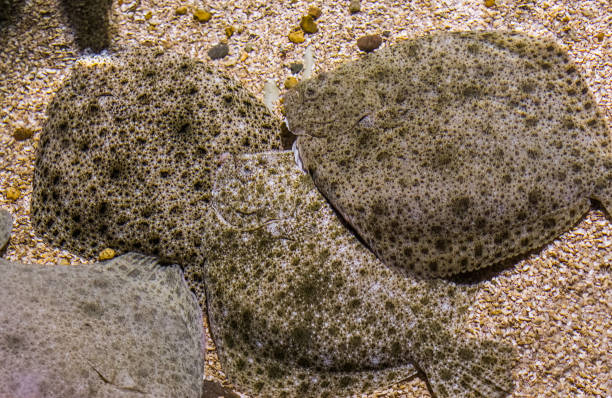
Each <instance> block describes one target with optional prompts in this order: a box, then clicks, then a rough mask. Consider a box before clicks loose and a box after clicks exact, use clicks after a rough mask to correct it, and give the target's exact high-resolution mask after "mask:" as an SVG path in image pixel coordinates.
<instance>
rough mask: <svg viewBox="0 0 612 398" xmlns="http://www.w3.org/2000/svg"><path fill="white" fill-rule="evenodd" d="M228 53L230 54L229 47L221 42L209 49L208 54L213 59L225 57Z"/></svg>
mask: <svg viewBox="0 0 612 398" xmlns="http://www.w3.org/2000/svg"><path fill="white" fill-rule="evenodd" d="M227 54H229V47H228V46H227V44H225V43H219V44H217V45H216V46H212V47H211V48H210V50H208V56H209V57H210V59H212V60H215V59H221V58H224V57H225V56H227Z"/></svg>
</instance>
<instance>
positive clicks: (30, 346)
mask: <svg viewBox="0 0 612 398" xmlns="http://www.w3.org/2000/svg"><path fill="white" fill-rule="evenodd" d="M205 351H206V348H205V341H204V330H203V324H202V311H201V310H200V308H199V306H198V304H197V302H196V300H195V298H194V297H193V294H192V293H191V292H190V291H189V289H188V288H187V286H186V285H185V282H184V280H183V278H182V275H181V271H180V269H179V267H178V266H168V267H161V266H160V265H159V264H158V263H157V261H156V260H155V259H154V258H152V257H146V256H143V255H139V254H135V253H129V254H126V255H123V256H121V257H118V258H115V259H113V260H111V261H108V262H105V263H97V264H89V265H79V266H59V265H57V266H44V265H40V264H20V263H14V262H9V261H6V260H3V259H0V396H1V397H28V398H55V397H57V398H64V397H97V398H102V397H109V398H111V397H112V398H118V397H121V398H129V397H142V396H150V397H178V396H180V397H191V398H200V395H201V391H202V377H203V373H204V354H205Z"/></svg>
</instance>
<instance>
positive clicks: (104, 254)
mask: <svg viewBox="0 0 612 398" xmlns="http://www.w3.org/2000/svg"><path fill="white" fill-rule="evenodd" d="M114 257H115V251H114V250H113V249H111V248H109V247H107V248H106V249H104V250H102V251H101V252H100V255H99V256H98V259H99V260H100V261H104V260H110V259H111V258H114Z"/></svg>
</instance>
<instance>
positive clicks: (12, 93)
mask: <svg viewBox="0 0 612 398" xmlns="http://www.w3.org/2000/svg"><path fill="white" fill-rule="evenodd" d="M349 3H350V2H349V1H348V0H332V1H325V2H323V1H320V2H308V1H263V0H236V1H220V0H211V1H208V2H206V3H204V2H200V1H195V0H194V1H186V2H180V1H176V0H135V1H129V0H116V1H115V2H114V4H113V13H112V16H111V21H112V27H113V31H112V44H111V51H112V49H116V48H121V47H127V46H138V45H144V46H161V47H163V48H166V49H168V50H169V51H176V52H181V53H184V54H187V55H189V56H192V57H195V58H200V59H203V60H207V61H210V59H209V56H208V54H207V51H208V49H210V47H212V46H213V45H215V44H218V43H220V42H223V41H226V42H227V45H228V47H229V55H227V56H226V57H225V58H222V59H220V60H217V61H210V62H215V64H216V65H217V66H218V67H219V68H220V69H221V70H223V71H224V72H226V73H228V74H229V75H231V76H233V77H234V78H236V79H238V80H240V81H241V82H242V83H243V84H244V85H245V86H246V87H247V89H249V90H251V91H252V92H253V93H255V94H256V95H257V96H258V97H259V98H262V97H263V92H262V90H263V86H264V83H265V82H266V81H267V80H269V79H274V80H275V81H276V82H277V85H278V86H279V87H283V82H284V81H285V80H286V78H287V77H289V76H291V71H290V69H289V66H290V65H291V64H292V63H294V62H301V61H302V57H303V54H304V51H305V49H306V47H307V46H308V45H310V46H312V48H313V50H314V54H315V73H317V72H320V71H324V70H330V69H332V68H334V67H336V66H338V65H339V64H341V63H343V62H346V61H348V60H352V59H356V58H358V57H359V56H361V55H362V53H360V51H359V50H358V48H357V45H356V41H357V39H358V38H359V37H361V36H363V35H367V34H380V35H381V36H383V39H384V41H383V46H388V45H391V44H393V43H397V42H399V41H401V40H403V39H405V38H409V37H413V36H417V35H420V34H423V33H426V32H430V31H434V30H480V29H489V30H491V29H504V30H518V31H521V32H525V33H529V34H532V35H535V36H545V37H550V38H552V39H554V40H555V41H557V42H558V43H560V44H562V45H564V46H565V47H566V48H567V50H568V52H569V54H570V56H571V57H572V58H573V59H574V60H575V62H576V63H577V64H578V66H579V68H580V69H581V73H583V75H584V76H585V78H586V80H587V83H588V85H589V87H590V89H591V90H592V92H593V93H594V96H595V100H596V102H597V103H598V106H599V107H600V109H601V111H602V112H603V114H604V115H605V117H606V118H607V121H608V126H610V120H612V119H611V116H612V30H611V27H612V5H611V4H610V2H609V0H591V1H586V0H580V1H571V0H549V1H540V0H538V1H530V0H495V1H491V0H487V1H485V0H474V1H465V0H463V1H459V0H457V1H451V0H439V1H429V0H414V1H410V2H408V1H376V2H374V1H366V0H363V1H362V2H361V11H360V12H358V13H355V14H351V13H350V12H349ZM485 3H486V5H485ZM312 5H315V6H317V7H318V8H319V9H320V10H321V16H320V17H319V18H318V19H317V20H316V23H317V25H318V32H317V33H314V34H306V35H305V41H304V42H302V43H293V42H291V41H289V39H288V37H287V36H288V34H289V33H290V32H291V31H292V30H294V29H295V28H297V27H299V23H300V20H301V17H302V16H303V15H305V14H306V13H307V11H308V9H309V7H310V6H312ZM181 6H185V7H186V8H187V12H186V13H185V14H183V15H179V13H177V8H179V7H181ZM197 9H201V10H202V11H208V12H210V13H211V14H212V17H211V18H210V20H209V21H207V22H199V21H197V20H195V19H194V18H193V12H194V11H196V10H197ZM58 10H59V0H28V1H25V4H24V6H23V8H22V9H21V11H20V12H19V13H18V14H17V15H16V17H15V19H14V21H12V22H11V23H8V24H5V25H4V26H2V27H0V207H1V208H4V209H7V210H9V211H10V212H11V214H12V215H13V216H14V217H15V225H14V232H13V236H12V239H11V242H10V243H9V246H8V248H7V251H6V254H5V257H6V258H7V259H8V260H11V261H21V262H26V263H28V262H36V263H43V264H55V263H60V264H65V265H74V266H78V264H81V263H84V262H85V260H84V259H82V258H78V257H75V256H73V255H71V254H70V253H68V252H66V251H62V250H58V249H55V248H51V247H49V246H48V245H46V244H45V243H43V241H42V240H41V239H39V238H37V237H35V235H34V233H33V230H32V227H31V224H30V220H29V210H30V198H31V190H32V176H33V166H34V158H35V148H36V145H37V142H38V138H39V133H40V130H41V126H42V124H43V123H44V120H45V108H46V106H47V105H48V104H49V102H50V100H51V98H52V97H53V94H54V93H55V92H56V90H57V89H58V88H59V87H60V86H61V85H62V82H63V80H64V79H65V78H66V77H67V76H68V74H69V70H70V67H71V66H72V65H73V64H74V63H75V62H76V61H77V59H78V58H79V57H81V55H82V54H80V53H79V50H78V48H77V47H76V43H75V40H74V36H73V33H72V31H71V30H70V28H69V27H68V25H67V23H66V20H65V19H64V17H63V16H62V15H61V13H60V12H59V11H58ZM230 27H232V28H230ZM232 31H233V34H232V35H231V36H230V37H228V33H231V32H232ZM247 50H251V51H247ZM302 73H303V72H301V73H300V74H297V75H296V77H297V78H298V79H300V78H301V77H302ZM277 105H279V106H278V107H277V112H278V114H279V116H280V104H277ZM20 128H22V130H21V131H23V128H25V129H31V130H32V131H33V132H34V135H33V137H32V138H29V139H25V140H22V141H19V140H16V139H15V138H13V134H14V133H15V131H16V130H17V129H20ZM611 265H612V224H611V223H610V221H609V220H607V219H606V217H605V215H604V213H603V212H602V211H601V210H592V211H590V212H589V213H588V215H587V216H586V218H585V219H584V220H583V221H581V222H580V223H579V224H578V225H576V226H575V227H574V228H572V229H571V230H570V231H569V232H567V233H565V234H563V235H561V236H560V237H559V238H558V239H556V240H555V241H554V242H552V243H551V244H549V245H548V246H546V247H545V248H543V249H542V250H541V251H539V252H536V253H533V254H531V255H530V256H528V257H525V258H523V259H522V260H521V261H520V262H518V263H517V264H515V265H514V266H512V267H508V268H506V269H504V270H503V271H501V272H500V273H499V274H497V275H496V276H494V277H492V278H490V279H489V280H488V281H487V282H485V283H484V288H483V289H482V290H481V292H480V293H479V295H478V297H477V299H476V301H475V303H474V305H473V307H472V308H471V310H470V313H469V320H470V322H469V326H470V328H471V330H470V332H471V334H472V335H473V336H475V337H481V338H490V339H494V340H504V341H506V342H508V343H511V344H513V345H515V346H516V347H517V349H518V353H519V358H520V361H519V364H518V366H517V367H516V369H515V371H514V372H515V380H516V388H515V391H514V393H513V395H512V396H513V397H610V396H612V378H611V377H610V374H612V369H611V366H612V364H611V362H612V345H611V338H612V315H611V314H612V283H611V278H610V269H611ZM205 323H206V320H205ZM207 344H208V347H209V348H208V349H209V352H208V356H207V361H206V362H207V365H206V374H205V377H206V379H208V380H216V381H220V382H222V383H223V384H224V385H226V386H231V384H230V383H228V382H227V380H226V376H225V374H224V373H223V370H222V369H221V367H220V365H219V362H218V360H217V357H216V354H215V349H214V344H213V342H212V340H211V338H210V335H208V342H207ZM238 391H239V390H238ZM364 396H367V397H407V398H412V397H428V396H429V393H428V390H427V387H426V384H425V382H424V381H423V380H422V379H419V378H414V379H412V380H407V381H406V382H405V383H401V384H400V385H393V386H389V387H388V388H387V389H384V390H380V391H376V392H372V393H371V394H369V395H364Z"/></svg>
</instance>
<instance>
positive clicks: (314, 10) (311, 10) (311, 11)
mask: <svg viewBox="0 0 612 398" xmlns="http://www.w3.org/2000/svg"><path fill="white" fill-rule="evenodd" d="M308 15H310V16H311V17H313V18H314V19H317V18H319V17H320V16H321V9H320V8H319V7H317V6H310V7H308Z"/></svg>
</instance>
